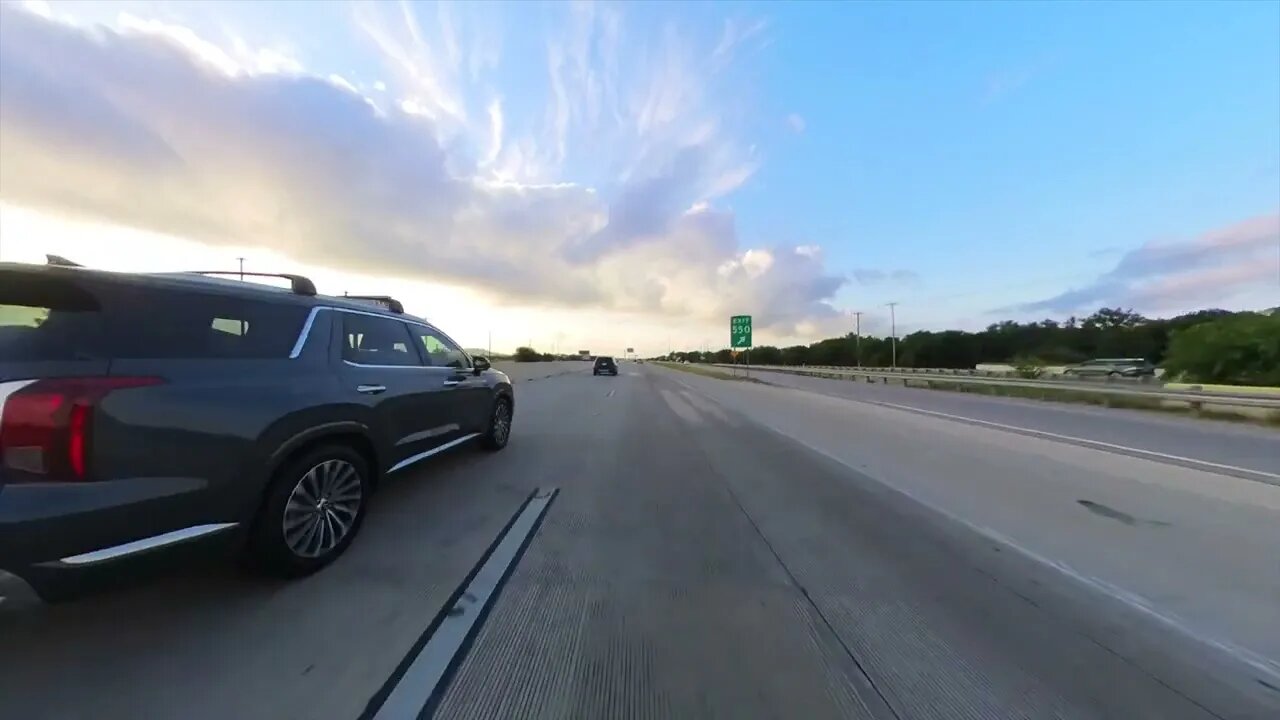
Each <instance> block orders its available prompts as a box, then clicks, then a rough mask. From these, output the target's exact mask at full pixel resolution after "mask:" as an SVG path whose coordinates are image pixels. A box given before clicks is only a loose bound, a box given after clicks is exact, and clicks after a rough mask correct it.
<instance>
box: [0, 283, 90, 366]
mask: <svg viewBox="0 0 1280 720" xmlns="http://www.w3.org/2000/svg"><path fill="white" fill-rule="evenodd" d="M101 329H102V313H101V307H100V305H99V304H98V300H97V298H95V297H94V296H93V295H92V294H91V293H89V292H87V291H85V290H84V288H82V287H80V286H79V285H77V284H76V283H74V282H71V281H70V280H67V279H65V278H55V277H40V276H34V275H32V274H30V273H24V272H14V271H10V270H0V361H27V362H55V361H60V360H86V359H93V358H100V357H102V352H101V348H100V332H101Z"/></svg>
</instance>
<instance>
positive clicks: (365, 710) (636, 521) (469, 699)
mask: <svg viewBox="0 0 1280 720" xmlns="http://www.w3.org/2000/svg"><path fill="white" fill-rule="evenodd" d="M505 369H506V370H507V372H509V373H510V374H511V376H512V378H513V381H514V383H515V386H516V399H517V400H516V408H517V409H516V420H515V430H514V435H513V439H512V442H511V445H510V447H509V448H508V449H507V450H506V451H504V452H503V453H499V454H497V455H493V456H482V455H481V454H479V453H473V452H469V451H467V450H465V449H462V450H460V451H459V452H454V453H452V454H449V455H446V456H443V457H441V458H439V462H433V463H424V464H423V467H421V469H418V470H414V471H412V472H411V473H409V474H408V475H407V476H406V477H404V478H400V479H398V480H397V481H396V482H394V483H389V484H388V486H387V487H385V488H384V489H383V491H382V493H381V494H380V495H379V496H378V497H377V498H376V500H375V503H374V505H373V506H372V507H371V508H370V515H369V517H368V518H367V524H366V526H365V528H364V530H363V531H362V535H361V536H360V538H359V539H358V540H357V542H356V543H355V545H353V546H352V547H351V549H350V551H349V552H348V553H347V554H346V555H345V556H344V557H343V558H342V559H341V560H340V561H338V562H337V563H335V564H334V565H333V566H331V567H330V568H328V569H327V570H325V571H324V572H322V573H320V574H318V575H315V576H313V577H311V578H308V579H306V580H304V581H301V582H297V583H289V584H277V583H267V582H264V581H261V580H252V579H247V578H245V577H243V576H241V575H239V574H237V573H235V572H233V571H231V570H229V569H225V568H222V567H219V566H214V567H199V568H191V569H190V570H189V571H187V572H184V573H182V574H180V575H178V576H175V577H170V578H166V579H163V580H160V581H158V582H155V583H152V584H148V585H144V586H139V587H135V588H131V589H128V590H126V591H123V592H118V593H114V594H111V595H106V596H100V597H94V598H89V599H86V600H84V601H79V602H77V603H74V604H69V605H63V606H56V607H51V608H47V609H44V610H42V611H40V612H36V613H30V614H23V615H20V616H18V615H12V616H9V615H0V716H3V717H59V718H64V717H65V718H74V717H94V718H136V717H155V718H167V717H182V718H184V719H185V718H225V717H237V718H272V719H275V718H321V719H323V718H342V719H354V718H358V717H362V716H363V717H381V716H379V715H377V709H378V707H380V706H379V704H378V702H377V698H378V697H380V693H381V694H382V695H381V696H386V694H387V691H388V690H389V689H392V688H397V687H402V685H403V686H407V685H409V684H410V683H407V682H404V681H403V680H404V678H406V677H418V676H417V675H414V674H413V672H411V670H412V669H413V668H415V667H417V666H418V663H420V662H427V661H426V660H421V659H420V658H422V657H425V656H426V655H430V654H431V653H425V652H424V651H423V648H432V651H431V652H435V651H436V650H435V649H436V648H438V647H445V648H449V650H448V652H446V653H444V655H442V656H441V657H440V658H439V659H438V662H439V663H440V664H439V666H438V669H439V670H440V672H439V673H438V677H437V678H436V680H433V681H432V682H430V683H425V684H423V685H421V687H418V686H414V687H404V689H402V690H401V696H404V697H409V698H410V699H411V700H413V701H415V702H416V701H417V700H420V701H421V707H423V708H425V713H424V715H425V716H433V717H442V718H444V717H449V718H453V717H468V718H469V717H521V718H526V717H529V718H565V717H584V718H587V717H590V718H596V717H600V718H603V717H637V718H640V717H644V718H648V717H709V716H716V717H733V718H755V717H784V718H791V717H803V718H863V717H865V718H901V719H911V720H915V719H917V718H922V719H933V718H947V719H950V718H973V719H988V718H990V719H999V720H1004V719H1006V718H1124V719H1126V720H1127V719H1130V718H1134V719H1141V718H1150V719H1152V720H1157V719H1158V720H1170V719H1178V718H1204V719H1209V718H1258V719H1259V720H1262V719H1272V718H1276V717H1280V662H1278V660H1280V602H1277V600H1276V599H1277V598H1280V561H1277V551H1278V548H1280V442H1278V441H1280V433H1277V431H1276V430H1274V429H1271V428H1264V427H1256V426H1250V425H1244V424H1228V423H1220V422H1213V421H1205V420H1195V419H1191V418H1183V417H1174V416H1163V415H1157V414H1150V413H1141V412H1131V411H1125V410H1118V409H1105V408H1097V407H1087V406H1075V405H1059V404H1051V403H1039V402H1035V401H1021V400H1015V399H1008V398H995V397H986V396H973V395H963V394H958V393H945V392H935V391H929V390H924V389H915V388H906V387H899V386H892V385H883V384H875V385H872V384H866V383H851V382H848V381H842V380H837V379H829V378H822V377H808V376H802V375H796V374H784V373H771V374H770V376H769V377H768V381H769V384H761V383H748V382H733V381H727V380H721V379H716V378H711V377H705V376H701V375H698V374H695V373H690V372H681V371H680V370H678V369H673V368H668V367H662V366H658V365H655V364H652V363H645V364H636V363H630V362H624V363H622V364H621V366H620V369H621V373H620V375H619V376H618V377H616V378H615V377H593V376H592V375H591V367H590V365H589V364H586V363H581V362H560V363H528V364H518V365H516V364H513V365H507V366H505ZM552 490H554V494H552V493H551V491H552ZM533 498H540V500H539V501H540V502H543V503H544V506H545V511H544V514H543V515H541V517H540V520H539V523H538V524H536V525H534V526H533V529H532V531H531V533H530V535H529V537H528V540H527V545H526V546H523V547H521V548H519V550H518V551H517V552H514V553H511V554H510V557H509V565H508V566H506V567H505V570H503V571H502V572H499V573H497V574H496V575H494V577H495V578H496V580H495V582H494V583H493V585H492V590H493V593H492V596H491V597H490V596H487V595H485V596H483V597H486V598H490V599H489V600H488V601H487V602H489V603H490V604H488V605H487V606H485V607H484V608H483V610H482V611H481V612H479V613H478V615H475V616H469V615H468V614H467V612H464V610H463V606H462V600H460V598H465V597H466V596H467V595H468V594H471V593H473V592H474V584H475V582H476V579H477V578H483V577H486V576H488V575H487V574H490V573H491V568H490V567H489V564H487V562H486V561H487V560H491V559H492V558H493V557H496V556H497V555H500V554H501V553H499V552H498V550H497V549H498V548H500V547H502V542H501V540H502V538H503V537H504V529H505V528H507V527H508V525H510V526H512V527H515V526H516V525H518V524H519V522H520V517H521V509H522V508H524V507H527V504H528V503H529V502H530V501H531V499H533ZM491 550H492V551H493V552H490V551H491ZM460 616H461V617H474V625H468V626H467V627H468V628H470V629H469V630H467V633H466V634H464V635H459V637H458V638H457V639H458V642H456V643H454V644H453V645H450V644H448V643H447V642H445V641H446V640H447V639H448V638H447V637H446V636H447V635H448V634H449V633H450V632H451V631H450V628H452V627H454V625H451V624H450V622H451V620H450V619H451V618H452V619H456V618H458V617H460ZM69 668H74V670H69ZM68 673H73V676H69V675H68ZM69 679H70V680H71V681H70V682H68V680H69ZM55 687H56V688H58V690H57V692H51V691H50V688H55ZM401 696H397V697H401ZM415 707H416V706H415Z"/></svg>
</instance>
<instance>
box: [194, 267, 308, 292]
mask: <svg viewBox="0 0 1280 720" xmlns="http://www.w3.org/2000/svg"><path fill="white" fill-rule="evenodd" d="M187 272H188V273H190V274H192V275H239V276H243V275H247V276H249V277H275V278H284V279H286V280H288V281H289V283H290V289H291V290H293V293H294V294H295V295H315V294H316V284H315V283H313V282H311V278H308V277H305V276H303V275H292V274H290V273H262V272H240V271H239V270H188V271H187Z"/></svg>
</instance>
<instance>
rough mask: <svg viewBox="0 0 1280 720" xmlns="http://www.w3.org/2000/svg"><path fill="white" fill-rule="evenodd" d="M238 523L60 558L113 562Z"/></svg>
mask: <svg viewBox="0 0 1280 720" xmlns="http://www.w3.org/2000/svg"><path fill="white" fill-rule="evenodd" d="M239 524H240V523H233V522H231V523H209V524H207V525H193V526H191V527H188V528H183V529H181V530H174V531H172V532H167V533H164V534H162V535H155V536H152V537H149V538H142V539H141V540H134V541H133V542H127V543H124V544H123V545H115V546H112V547H109V548H103V549H101V550H93V551H90V552H87V553H80V554H79V555H72V556H70V557H64V558H62V563H63V564H65V565H90V564H92V563H99V562H105V561H107V560H115V559H117V558H122V557H126V556H129V555H133V554H135V553H140V552H143V551H144V550H153V549H155V548H160V547H165V546H166V545H173V544H174V543H179V542H184V541H186V540H194V539H196V538H198V537H204V536H205V535H209V534H212V533H216V532H221V531H223V530H227V529H230V528H233V527H235V526H236V525H239Z"/></svg>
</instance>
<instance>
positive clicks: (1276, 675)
mask: <svg viewBox="0 0 1280 720" xmlns="http://www.w3.org/2000/svg"><path fill="white" fill-rule="evenodd" d="M671 380H673V381H674V382H676V383H677V384H679V385H683V386H684V387H686V388H688V389H689V390H692V391H693V392H695V393H698V392H699V391H698V390H697V389H696V388H694V387H693V386H691V385H689V384H687V383H685V382H684V381H683V380H679V379H677V378H674V377H672V378H671ZM699 394H701V393H699ZM825 397H830V396H825ZM862 402H867V401H862ZM876 404H882V403H876ZM884 404H887V403H884ZM903 407H907V406H903ZM910 409H914V408H910ZM938 414H941V413H938ZM953 417H957V418H958V419H962V420H966V421H971V422H983V421H974V420H971V419H970V418H960V417H959V416H953ZM760 426H761V427H763V428H766V429H768V430H771V431H773V432H774V433H777V434H778V435H781V436H783V437H787V438H790V439H792V440H794V441H796V442H798V443H800V444H801V445H803V446H804V447H806V448H808V449H810V450H812V451H813V452H815V453H818V454H819V455H821V456H823V457H825V458H827V459H829V460H832V461H833V462H837V463H839V464H841V465H844V466H845V467H848V468H851V469H853V470H854V471H855V472H858V473H859V474H862V475H864V476H865V477H871V476H869V475H866V473H864V472H862V471H861V470H858V468H855V467H853V466H852V465H850V464H849V463H847V462H845V461H844V460H843V459H841V458H838V457H836V456H835V455H832V454H831V453H829V452H827V451H826V450H823V449H821V448H819V447H817V446H815V445H812V444H810V443H808V442H806V441H805V440H802V439H800V438H799V437H796V436H795V435H791V434H789V433H786V432H783V431H782V430H779V429H778V428H775V427H773V426H772V425H766V424H764V423H763V422H761V423H760ZM872 479H873V480H875V481H876V482H878V483H880V484H881V485H883V486H884V487H886V488H888V489H889V490H891V491H893V492H896V493H898V494H900V495H903V496H905V497H907V498H910V499H911V500H914V501H915V502H917V503H920V504H921V505H923V506H924V507H927V508H929V509H930V510H932V511H934V512H936V513H939V514H940V515H942V516H944V517H947V518H950V519H951V520H954V521H956V522H958V523H960V524H961V525H963V526H965V527H967V528H969V529H970V530H972V531H974V532H976V533H978V534H980V535H982V536H984V537H986V538H988V539H989V540H992V541H993V542H997V543H999V544H1001V545H1003V546H1005V547H1007V548H1009V549H1011V550H1013V551H1014V552H1017V553H1019V554H1021V555H1022V556H1023V557H1026V558H1028V559H1030V560H1032V561H1034V562H1037V563H1039V564H1041V565H1045V566H1047V567H1050V568H1053V569H1054V570H1057V571H1058V572H1060V573H1062V574H1063V575H1066V576H1067V577H1069V578H1071V579H1073V580H1075V581H1077V582H1081V583H1084V584H1085V585H1087V586H1089V587H1091V588H1093V589H1095V590H1097V591H1099V592H1101V593H1102V594H1104V595H1106V596H1107V597H1110V598H1113V599H1115V600H1117V601H1119V602H1121V603H1124V604H1125V605H1127V606H1129V607H1131V608H1133V609H1134V610H1137V611H1138V612H1140V613H1142V614H1144V615H1146V616H1148V617H1150V618H1152V619H1154V620H1155V621H1157V622H1159V623H1160V624H1162V625H1165V626H1167V627H1169V628H1171V629H1173V630H1174V631H1175V632H1177V633H1179V634H1181V635H1182V636H1184V637H1186V638H1189V639H1190V640H1192V641H1195V642H1199V643H1202V644H1204V645H1208V646H1210V647H1212V648H1215V649H1217V650H1219V651H1220V652H1223V653H1225V654H1226V655H1227V656H1229V657H1231V658H1232V659H1234V660H1236V661H1238V662H1241V663H1244V664H1245V665H1248V666H1249V667H1250V668H1253V669H1254V670H1256V671H1257V672H1259V673H1261V674H1263V675H1265V676H1266V677H1267V678H1268V682H1271V683H1273V684H1277V683H1280V661H1276V660H1274V659H1272V658H1269V657H1267V656H1265V655H1262V654H1261V653H1258V652H1256V651H1254V650H1250V649H1248V648H1245V647H1241V646H1239V645H1236V644H1235V643H1233V642H1231V641H1229V640H1224V639H1221V638H1217V637H1214V636H1212V635H1208V634H1205V633H1202V632H1200V631H1199V630H1197V629H1196V628H1195V627H1193V626H1192V625H1191V623H1190V622H1188V621H1186V620H1184V619H1183V618H1181V617H1179V616H1178V615H1176V614H1173V613H1169V612H1166V611H1161V610H1158V609H1156V607H1155V604H1154V603H1152V602H1151V601H1150V600H1148V599H1147V598H1145V597H1143V596H1141V595H1139V594H1137V593H1134V592H1130V591H1128V590H1125V589H1124V588H1121V587H1118V586H1116V585H1112V584H1111V583H1109V582H1107V581H1106V580H1102V579H1100V578H1096V577H1093V576H1092V575H1086V574H1085V573H1083V572H1080V571H1079V570H1076V569H1075V568H1073V567H1071V566H1070V565H1067V564H1066V563H1063V562H1059V561H1057V560H1053V559H1050V558H1047V557H1045V556H1043V555H1041V554H1039V553H1037V552H1035V551H1034V550H1031V549H1029V548H1026V547H1023V546H1022V545H1019V544H1018V543H1017V542H1016V541H1014V540H1013V538H1010V537H1009V536H1007V535H1005V534H1004V533H1001V532H999V531H997V530H993V529H991V528H989V527H987V526H985V525H979V524H978V523H975V522H971V521H969V520H966V519H965V518H963V517H960V516H959V515H957V514H955V513H953V512H951V511H950V510H947V509H946V508H944V507H942V506H940V505H937V504H935V503H933V502H930V501H928V500H925V499H924V498H923V497H921V496H919V495H917V494H916V493H914V492H911V491H910V490H906V489H904V488H900V487H897V486H895V485H891V484H889V483H887V482H884V481H883V480H879V479H877V478H872Z"/></svg>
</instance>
